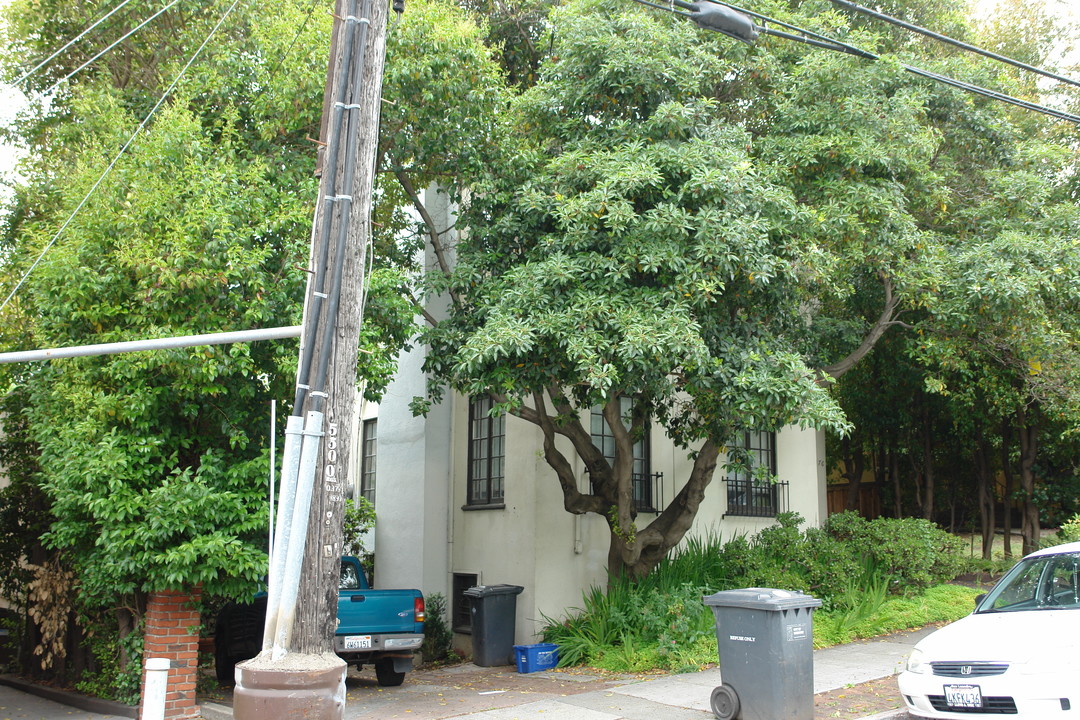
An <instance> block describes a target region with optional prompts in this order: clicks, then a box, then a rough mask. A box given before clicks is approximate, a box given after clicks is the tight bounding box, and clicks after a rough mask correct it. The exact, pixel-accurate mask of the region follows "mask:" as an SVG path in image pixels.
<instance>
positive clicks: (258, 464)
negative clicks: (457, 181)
mask: <svg viewBox="0 0 1080 720" xmlns="http://www.w3.org/2000/svg"><path fill="white" fill-rule="evenodd" d="M227 6H228V3H221V2H213V3H210V4H208V5H207V4H205V3H187V2H181V3H179V4H178V5H177V6H175V8H173V9H172V10H170V11H169V12H167V13H165V14H164V15H163V16H161V18H159V19H158V20H157V21H155V23H154V24H152V25H149V26H147V28H146V29H145V31H144V32H140V33H138V34H136V35H134V36H132V38H131V39H130V40H128V41H125V43H123V44H122V45H121V46H120V47H118V48H117V49H116V50H114V51H113V53H111V54H110V55H107V56H105V57H104V58H103V59H102V60H101V61H100V62H96V63H94V64H92V65H91V66H90V67H89V68H87V69H86V70H85V71H83V72H81V73H79V74H78V75H76V76H74V77H73V78H72V79H71V81H70V82H69V83H67V84H65V85H63V86H61V87H60V89H59V90H58V91H57V93H56V94H55V95H54V96H53V97H52V98H51V102H50V103H49V104H44V105H35V106H33V107H32V108H31V109H30V110H28V111H27V113H26V114H25V115H24V117H22V118H20V119H19V121H18V122H17V123H16V124H14V125H13V126H12V127H9V128H7V133H8V134H9V135H13V136H15V137H16V138H18V139H19V140H20V142H21V144H22V145H23V146H24V147H25V148H26V150H27V153H28V154H27V158H26V160H25V161H24V163H23V172H24V174H25V177H26V180H25V182H24V183H23V184H22V185H21V186H20V187H19V188H18V189H17V194H16V196H15V198H14V199H13V200H12V202H11V206H10V207H9V208H8V210H9V211H8V213H7V214H6V215H5V218H4V222H5V228H4V230H5V232H4V239H5V240H4V242H5V245H4V246H3V250H4V254H3V256H0V270H2V276H0V277H3V283H2V287H3V295H4V296H5V297H6V295H7V293H8V291H9V290H11V289H12V288H13V287H14V283H15V280H16V278H18V277H19V275H20V274H21V273H22V272H24V271H26V270H28V269H30V267H31V265H32V263H33V262H34V260H35V258H36V257H37V256H38V254H39V253H40V252H41V251H42V250H46V249H47V251H46V252H45V253H44V255H43V256H42V259H41V262H40V264H38V265H37V267H36V268H34V269H33V271H32V272H31V273H30V274H29V277H28V279H27V282H26V283H25V285H24V286H23V287H22V288H21V289H20V290H19V292H18V294H17V296H16V297H17V299H16V301H15V302H14V303H13V304H12V305H11V306H9V309H7V310H6V311H5V313H6V319H10V320H11V323H9V324H5V328H4V338H3V339H4V341H5V343H6V344H7V348H10V349H16V348H18V349H23V348H27V347H56V346H67V345H83V344H88V343H103V342H114V341H123V340H135V339H144V338H156V337H169V336H176V335H190V334H201V333H213V332H221V331H228V330H246V329H253V328H261V327H280V326H288V325H295V324H298V323H299V321H300V315H301V304H302V295H303V286H304V284H305V282H306V273H305V272H304V267H305V266H306V264H307V262H308V253H309V250H308V245H309V233H310V227H311V216H312V213H313V209H314V203H315V198H316V179H315V178H314V176H313V170H314V166H315V154H316V153H315V146H314V144H313V143H312V142H310V141H309V140H308V138H312V137H318V134H319V115H320V111H321V108H322V98H323V85H324V80H325V68H326V51H327V47H328V38H329V26H330V17H329V15H328V14H327V13H326V12H325V10H326V8H327V4H326V3H325V2H321V1H320V2H314V3H313V2H307V1H304V2H295V3H285V4H282V5H280V6H276V7H275V9H274V12H272V13H266V12H264V11H263V10H264V9H261V8H260V9H256V8H253V7H252V8H249V7H247V6H245V5H243V4H241V5H238V6H237V10H235V12H234V14H233V15H231V16H230V18H229V21H228V22H227V23H225V24H223V25H222V28H221V29H220V31H219V33H218V34H217V35H215V36H214V38H213V39H212V40H211V41H210V42H209V44H208V45H207V46H206V48H205V49H204V51H203V54H202V55H201V56H200V59H199V60H198V61H197V62H196V63H194V64H192V65H191V67H190V70H189V73H188V74H187V75H186V76H185V78H184V79H183V81H181V82H180V83H179V85H178V86H177V87H176V90H175V92H174V93H173V94H172V96H171V97H169V98H168V100H167V101H166V102H165V103H164V104H163V105H162V106H161V108H160V109H159V110H158V112H157V113H156V114H155V115H154V117H153V118H152V119H151V120H150V121H149V122H148V123H146V126H145V129H144V130H143V131H142V132H141V133H140V134H139V135H138V136H137V137H136V139H135V140H134V142H132V143H131V145H130V147H129V148H128V151H127V152H126V153H124V154H123V155H122V156H121V157H119V159H118V160H117V161H116V163H115V166H114V167H113V168H112V170H111V172H109V173H108V174H107V175H106V176H105V177H104V179H103V180H102V181H101V183H100V185H99V186H98V187H97V188H96V189H94V190H93V191H92V192H91V189H92V188H93V186H94V185H95V184H96V183H97V182H98V180H99V178H102V174H103V171H104V170H105V168H106V166H107V165H108V164H109V163H110V162H111V161H112V160H113V159H114V158H116V157H117V153H118V150H119V149H120V148H121V146H123V145H124V143H125V142H127V140H128V139H129V138H130V137H131V136H132V134H133V132H134V131H135V129H136V127H137V126H138V125H139V124H140V123H141V122H142V121H143V120H144V118H145V117H146V113H147V112H148V111H149V109H150V108H151V107H152V105H153V104H154V103H155V102H157V100H158V99H159V98H160V97H161V95H162V93H163V92H164V90H165V88H166V86H168V85H169V84H170V83H171V82H172V81H173V79H174V78H175V77H177V74H178V72H179V70H180V68H181V67H182V66H183V65H184V64H185V63H186V62H187V61H188V59H189V58H190V57H191V56H192V53H193V52H194V51H195V49H196V48H197V47H199V45H200V44H201V43H202V42H203V41H204V40H206V39H207V37H208V33H209V31H210V29H211V28H212V27H213V25H214V24H215V23H216V22H217V20H218V18H219V17H220V16H221V14H222V12H223V11H224V10H225V8H226V7H227ZM157 9H159V8H158V6H155V5H153V4H152V3H148V2H139V1H136V2H133V3H130V4H128V5H127V6H126V9H125V10H124V11H123V12H121V13H118V14H117V15H115V16H114V17H113V18H111V19H110V20H109V21H108V22H106V23H105V24H103V25H102V26H101V27H100V28H99V29H98V30H97V31H96V32H95V33H92V34H90V35H89V36H88V37H87V38H86V39H85V40H84V41H81V42H79V43H76V44H75V45H73V46H72V47H71V48H69V49H68V50H67V51H65V52H64V53H62V54H61V55H60V56H59V57H58V58H57V59H56V60H55V61H54V62H53V63H52V64H51V65H50V66H48V68H46V69H45V70H44V71H42V72H41V73H38V74H36V75H34V76H32V77H31V78H30V79H29V81H28V83H29V84H28V88H29V89H30V90H32V91H34V90H42V89H44V88H46V87H48V86H49V85H50V84H51V83H52V82H53V81H55V80H56V79H58V78H59V77H62V76H63V75H64V74H66V73H67V72H68V71H70V70H71V69H74V68H75V67H77V66H78V65H79V64H81V63H82V62H83V61H84V60H85V59H86V58H88V57H89V56H90V54H92V48H99V47H102V46H103V44H108V42H109V41H110V40H111V39H113V38H115V37H118V36H119V33H120V32H122V31H123V30H125V29H128V28H130V27H132V26H133V25H134V24H135V23H136V22H138V20H139V19H142V18H143V17H146V16H148V15H150V14H151V13H152V12H154V11H155V10H157ZM99 10H100V8H99V7H97V5H96V4H90V3H86V4H82V5H75V6H71V5H68V6H63V7H61V6H60V5H58V4H56V3H36V2H22V1H16V2H14V3H12V4H11V5H10V6H8V7H7V8H6V14H7V17H8V19H9V21H10V22H9V27H8V40H9V43H8V44H7V45H6V46H5V48H6V49H5V51H4V53H3V55H2V57H0V65H2V67H3V71H4V73H5V75H6V76H7V77H8V78H12V77H15V76H17V75H18V74H20V73H21V71H23V70H24V69H28V68H29V67H30V66H31V65H32V64H33V63H35V62H36V59H37V58H40V57H43V56H44V55H45V54H47V53H49V52H51V50H52V49H53V48H55V47H58V46H60V45H62V44H63V42H64V41H65V40H66V39H67V38H68V37H70V36H73V35H75V34H77V32H78V31H79V30H81V29H82V28H83V27H85V26H87V25H89V24H90V23H91V22H92V21H93V20H94V19H96V17H97V16H98V11H99ZM84 197H88V199H87V202H86V204H85V206H84V207H83V208H82V210H81V211H80V212H79V213H78V214H77V215H76V216H75V217H74V219H73V220H72V221H71V222H70V224H68V225H67V226H66V227H64V228H63V229H62V230H61V226H62V225H63V223H64V222H65V220H66V219H67V218H68V216H69V214H70V213H71V212H72V211H73V210H74V209H75V208H76V207H77V206H78V205H79V204H80V203H81V202H82V200H83V198H84ZM54 241H55V242H54ZM50 244H51V247H49V245H50ZM403 287H404V278H403V276H402V275H401V274H400V273H398V272H396V271H388V270H383V269H380V270H376V271H375V272H373V273H372V274H371V286H370V300H369V303H370V304H369V306H370V307H371V308H372V311H371V317H372V322H370V323H369V324H368V325H367V326H366V327H365V334H364V337H363V339H362V342H363V343H364V345H365V348H364V350H365V352H364V353H363V354H362V358H364V359H368V360H369V361H370V362H367V363H362V367H361V370H360V375H361V378H360V379H361V380H363V381H364V382H365V390H366V391H367V393H368V395H369V396H370V397H372V398H375V397H377V396H378V394H379V392H380V391H381V389H382V387H384V386H385V383H386V382H387V381H388V379H389V376H390V374H391V372H392V368H393V361H392V358H393V356H394V353H395V352H396V349H397V348H398V347H399V346H400V344H401V343H402V342H403V341H404V339H405V337H406V335H407V333H408V332H409V321H410V319H411V306H410V304H409V301H407V300H406V299H404V298H402V297H401V291H402V288H403ZM296 353H297V350H296V343H295V342H294V341H276V342H262V343H252V344H234V345H228V346H213V347H199V348H190V349H176V350H161V351H153V352H142V353H137V354H126V355H116V356H107V357H95V358H81V359H69V360H54V361H51V362H47V363H41V364H39V365H35V366H32V368H31V369H27V370H22V371H19V372H15V373H10V374H6V375H5V376H4V378H5V380H4V382H5V386H6V383H8V382H10V383H12V392H13V394H12V395H11V396H10V397H11V398H18V399H20V403H21V404H22V406H21V407H20V408H18V409H17V413H18V415H17V417H19V418H25V419H26V420H27V422H28V425H27V433H28V437H30V438H32V439H33V440H34V441H35V442H36V443H37V447H38V448H39V451H40V457H39V458H38V461H39V463H40V473H39V475H38V476H37V477H36V479H35V481H36V482H37V484H38V485H39V486H40V487H41V488H42V489H43V490H44V492H45V493H46V495H47V497H48V499H49V501H50V502H51V508H52V514H53V515H52V517H51V518H47V520H51V525H50V526H49V529H48V532H47V533H46V534H45V536H44V540H45V542H46V544H47V545H48V546H49V547H50V548H51V549H52V550H53V551H54V552H55V553H57V554H58V556H60V557H61V558H62V561H63V563H64V564H65V565H66V566H67V567H68V568H70V569H73V570H74V571H75V572H76V574H77V579H78V599H79V602H80V608H81V609H82V610H83V611H85V612H86V613H87V616H88V617H92V618H95V619H97V620H99V621H102V623H103V624H104V625H108V624H110V621H112V620H113V619H119V621H120V624H119V629H120V635H121V636H124V635H126V634H127V633H129V632H130V631H131V630H133V629H137V627H138V616H139V613H140V612H141V607H142V599H143V598H144V596H145V593H147V592H149V591H153V590H159V589H166V588H169V589H179V588H186V587H189V586H192V585H194V584H201V585H202V586H203V588H204V592H205V593H206V594H208V595H225V596H233V597H239V596H244V595H247V594H248V593H250V592H251V591H253V590H254V589H255V587H256V584H257V582H258V579H259V578H260V576H262V575H263V574H264V573H265V567H266V557H265V548H264V537H265V525H266V509H265V508H266V502H265V492H266V491H265V485H266V482H265V478H266V477H267V474H268V470H269V465H268V463H269V457H268V452H267V450H266V447H267V446H268V442H267V440H268V438H267V435H268V430H269V428H268V425H269V412H268V402H269V401H270V400H271V399H279V400H282V401H287V400H288V399H290V398H291V395H292V393H291V389H292V383H293V380H294V377H295V362H296ZM103 610H115V611H116V615H115V616H114V615H112V614H111V613H107V612H104V613H103V612H102V611H103ZM114 630H115V627H114ZM103 632H105V633H106V635H107V634H108V631H107V630H104V631H103ZM121 640H123V637H121ZM106 646H109V647H113V646H115V647H126V646H125V645H122V644H115V643H114V644H112V645H110V644H109V643H105V644H103V645H101V647H106ZM122 664H123V662H121V665H122ZM136 669H137V665H136Z"/></svg>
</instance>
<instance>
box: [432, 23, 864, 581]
mask: <svg viewBox="0 0 1080 720" xmlns="http://www.w3.org/2000/svg"><path fill="white" fill-rule="evenodd" d="M552 22H553V23H554V25H555V26H556V27H557V29H558V31H557V32H556V33H555V34H554V39H553V47H552V49H551V53H550V56H549V57H548V58H547V61H546V63H545V65H544V67H543V69H542V71H541V74H540V78H539V81H538V82H537V84H536V85H535V86H533V87H532V88H530V89H528V90H527V91H525V92H524V93H523V94H522V95H521V96H520V98H518V99H517V100H516V101H515V103H514V106H513V111H514V112H513V116H512V120H513V125H512V127H511V130H512V131H513V133H514V136H515V137H516V138H519V142H520V139H521V138H523V139H524V144H523V145H522V146H519V149H518V150H517V151H516V152H515V153H513V154H510V155H509V156H505V157H503V158H500V162H499V164H497V165H495V166H492V167H490V172H488V173H485V174H483V175H478V176H476V177H475V178H471V179H470V180H471V185H472V189H473V191H474V192H473V194H472V196H471V200H470V202H469V203H468V205H467V207H465V209H464V210H463V214H462V219H461V221H460V222H461V223H462V224H464V225H465V226H466V227H467V233H466V236H465V239H464V240H463V241H461V242H459V243H458V244H457V246H456V265H455V266H454V267H453V268H452V269H451V268H447V270H448V274H447V276H446V278H436V285H435V286H434V287H436V288H440V289H442V288H445V289H446V291H447V294H448V295H449V296H450V297H451V298H452V299H453V300H452V302H451V307H450V311H449V317H448V318H447V319H446V320H444V321H442V322H439V323H438V324H437V325H436V326H435V327H433V328H431V329H429V330H428V331H427V332H426V333H425V334H424V337H423V339H424V341H425V342H427V343H429V344H430V346H431V348H432V352H431V354H430V355H429V361H428V370H429V371H431V372H432V373H433V376H434V377H435V379H436V385H435V386H433V388H432V391H433V399H437V398H438V397H439V392H440V387H441V386H442V385H443V384H445V385H449V386H450V387H453V388H454V389H455V390H458V391H460V392H463V393H466V394H469V395H483V394H490V395H492V396H494V397H496V398H497V400H498V401H499V404H498V410H500V411H502V410H505V411H509V412H512V413H514V414H515V415H517V416H518V417H521V418H523V419H525V420H527V421H530V422H533V423H535V424H536V425H537V426H538V427H539V428H541V430H542V431H543V434H544V438H545V439H544V453H545V457H546V459H547V461H548V463H549V464H550V466H551V467H552V468H553V470H554V471H555V475H556V476H557V479H558V482H559V484H560V487H561V488H562V491H563V499H564V506H565V507H566V509H567V510H569V511H570V512H575V513H584V512H592V513H596V514H598V515H601V516H603V517H605V518H606V519H607V522H608V525H609V528H610V531H611V546H610V551H609V557H608V560H609V569H610V570H611V572H612V573H613V574H615V575H618V574H620V573H629V574H631V575H637V576H640V575H644V574H646V573H648V572H649V570H651V569H652V567H654V566H655V564H656V563H657V562H658V561H659V560H660V559H661V558H662V557H664V555H665V554H666V553H667V551H668V550H669V549H670V548H671V547H673V546H674V545H675V544H676V543H677V542H678V541H679V540H680V539H681V538H682V537H683V536H684V535H685V533H686V532H687V530H688V529H689V528H690V526H691V524H692V522H693V519H694V516H695V515H696V512H697V508H698V506H699V504H700V502H701V499H702V497H703V494H704V491H705V488H706V487H707V486H708V484H709V483H710V481H711V479H712V476H713V470H714V468H715V466H716V463H717V461H718V457H719V454H720V452H721V448H722V447H723V445H724V443H725V442H726V440H727V439H728V438H730V437H732V436H733V434H734V433H735V432H737V431H738V430H741V429H746V428H760V429H776V428H778V427H780V426H781V425H785V424H788V423H801V424H804V425H819V426H826V425H829V426H834V427H841V426H842V425H843V421H842V418H841V416H840V414H839V412H838V410H837V408H836V406H835V404H834V403H833V402H832V401H831V399H830V398H829V396H828V394H827V393H826V391H825V390H824V389H823V388H822V387H821V386H820V385H819V384H818V383H817V382H816V377H815V374H814V372H813V371H812V370H811V369H810V368H809V367H807V365H806V364H805V363H804V361H803V359H802V357H801V356H800V355H799V353H798V352H796V351H795V350H794V349H793V348H792V344H791V342H790V341H789V340H787V339H786V337H785V335H786V333H789V332H796V330H797V328H798V327H799V326H800V325H801V320H800V317H799V307H798V301H797V298H798V293H797V292H796V286H797V282H798V269H799V268H800V266H802V265H803V264H804V263H806V262H807V260H808V258H809V249H808V248H807V247H806V246H805V245H804V244H803V243H802V241H801V238H800V236H799V235H798V234H797V233H795V232H792V228H793V227H799V228H801V227H803V226H805V224H806V222H807V220H806V218H805V217H804V216H802V215H801V213H800V211H799V209H798V206H797V204H796V202H795V198H794V197H793V196H792V194H791V193H790V191H789V190H788V189H787V188H785V187H783V186H782V185H780V184H779V183H777V182H776V179H775V176H774V173H773V172H772V170H771V169H769V168H768V167H763V166H756V165H755V163H754V162H753V161H752V159H751V157H750V156H749V154H748V153H747V146H748V145H749V144H750V139H749V137H748V136H747V134H746V133H745V132H744V131H742V130H740V129H738V128H733V127H730V126H728V125H727V124H726V123H724V122H723V120H722V118H721V117H720V114H719V113H718V112H717V110H718V105H717V102H716V100H715V99H714V98H715V96H716V94H717V90H718V88H721V87H722V86H723V85H724V82H725V77H726V76H727V74H728V73H730V72H731V71H732V67H733V60H732V59H731V58H730V57H725V56H724V55H723V54H722V53H720V52H718V48H717V46H715V45H711V44H710V43H709V42H705V41H702V40H701V38H700V37H699V35H698V33H697V31H696V30H695V29H694V28H693V26H690V25H687V24H683V23H674V22H670V21H669V20H667V19H665V18H663V17H657V16H655V15H651V14H648V13H645V12H640V11H637V10H635V9H632V8H615V9H611V8H605V7H603V6H602V4H600V3H596V2H579V3H573V4H570V5H568V6H566V7H564V8H562V9H560V10H559V11H557V12H556V13H555V14H554V15H553V16H552ZM442 282H445V283H446V284H445V285H440V284H438V283H442ZM623 398H632V399H633V400H634V402H633V407H634V410H633V412H632V414H631V415H630V416H623V415H622V410H621V408H622V407H623V404H622V402H621V400H622V399H623ZM419 405H420V408H421V409H422V407H423V405H424V403H423V402H421V403H420V404H419ZM593 406H600V407H601V408H602V409H603V414H604V418H605V421H606V423H607V425H608V427H609V429H610V432H611V434H612V436H613V437H614V438H615V442H616V448H617V449H616V454H615V461H614V463H609V462H608V460H606V459H605V458H604V456H603V454H602V453H601V451H600V450H598V449H597V448H596V447H594V446H593V444H592V440H591V437H590V433H589V431H588V429H587V428H586V427H585V426H583V424H582V417H583V416H587V413H588V411H589V409H590V408H591V407H593ZM646 422H655V423H657V424H658V425H659V426H661V427H662V428H663V429H664V431H665V432H666V433H667V434H668V435H669V436H670V437H671V438H672V439H673V440H674V441H675V442H677V443H679V444H680V445H682V446H684V447H687V448H690V447H693V448H694V449H693V456H694V469H693V471H692V473H691V476H690V477H689V478H687V479H686V482H685V484H684V485H683V486H682V488H681V489H680V490H679V492H678V493H677V494H676V496H675V498H674V499H673V500H672V502H671V503H669V505H668V507H667V508H664V509H662V511H661V512H660V513H659V515H658V516H657V518H656V519H655V520H654V521H653V522H651V523H649V524H648V525H646V526H644V527H640V528H639V527H636V525H635V512H634V509H633V502H632V493H631V472H632V467H631V461H630V458H631V457H632V451H631V448H632V445H633V443H634V440H635V439H636V438H637V437H639V436H640V434H641V433H642V432H643V428H644V426H645V423H646ZM559 437H561V438H565V439H566V440H568V441H569V442H570V443H571V444H572V445H573V448H574V450H575V451H576V452H577V454H578V456H579V457H581V458H582V459H583V461H584V463H585V466H586V468H587V470H588V472H589V477H590V479H591V488H590V489H588V490H582V489H580V488H579V483H578V479H577V478H576V477H575V474H574V472H573V470H572V467H571V463H570V461H569V459H568V458H567V457H566V456H565V455H564V454H563V452H562V450H560V448H559V445H558V444H557V442H556V439H557V438H559Z"/></svg>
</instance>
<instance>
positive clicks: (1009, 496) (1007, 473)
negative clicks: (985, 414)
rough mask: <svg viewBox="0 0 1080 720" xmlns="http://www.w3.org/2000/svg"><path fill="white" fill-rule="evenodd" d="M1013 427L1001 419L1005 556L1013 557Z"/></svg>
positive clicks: (1006, 420)
mask: <svg viewBox="0 0 1080 720" xmlns="http://www.w3.org/2000/svg"><path fill="white" fill-rule="evenodd" d="M1011 435H1012V433H1011V428H1010V427H1009V420H1008V418H1005V419H1003V420H1002V421H1001V474H1002V475H1003V476H1004V477H1005V500H1004V502H1003V503H1002V505H1004V509H1005V518H1004V523H1003V525H1004V528H1005V557H1007V558H1011V557H1012V554H1013V551H1012V510H1013V472H1012V458H1011V457H1010V450H1009V444H1010V436H1011Z"/></svg>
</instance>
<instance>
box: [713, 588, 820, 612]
mask: <svg viewBox="0 0 1080 720" xmlns="http://www.w3.org/2000/svg"><path fill="white" fill-rule="evenodd" d="M701 600H702V602H704V603H705V604H706V605H708V606H710V607H730V608H749V609H751V610H772V611H776V612H779V611H780V610H792V609H794V608H815V607H821V600H819V599H818V598H816V597H811V596H810V595H806V594H804V593H802V592H799V591H798V590H777V589H776V588H740V589H738V590H721V591H720V592H718V593H714V594H712V595H706V596H705V597H703V598H701Z"/></svg>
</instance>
